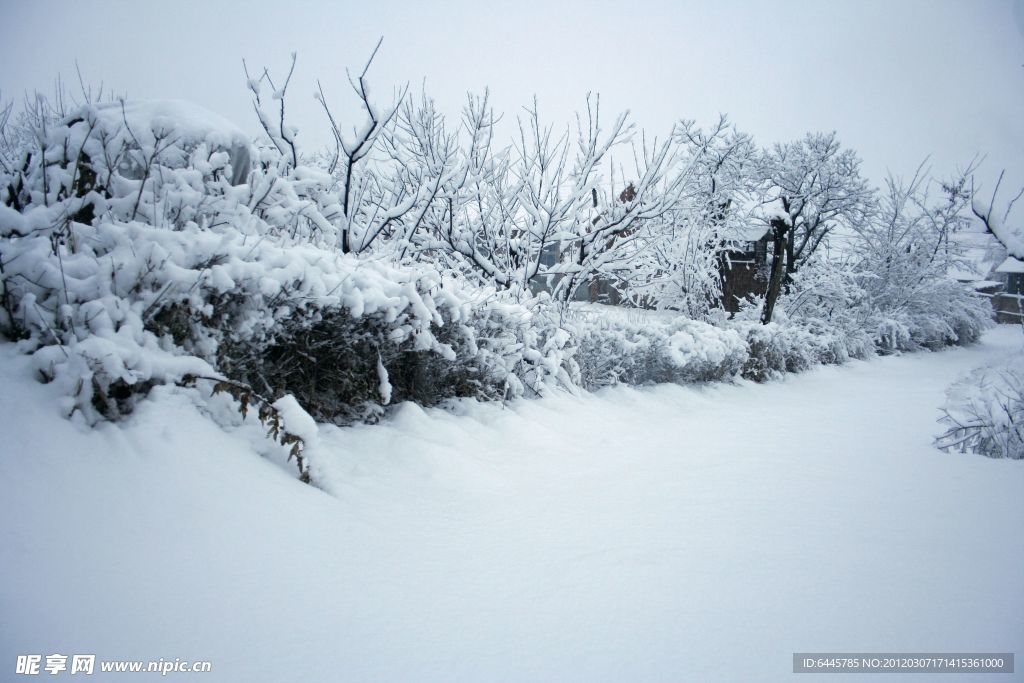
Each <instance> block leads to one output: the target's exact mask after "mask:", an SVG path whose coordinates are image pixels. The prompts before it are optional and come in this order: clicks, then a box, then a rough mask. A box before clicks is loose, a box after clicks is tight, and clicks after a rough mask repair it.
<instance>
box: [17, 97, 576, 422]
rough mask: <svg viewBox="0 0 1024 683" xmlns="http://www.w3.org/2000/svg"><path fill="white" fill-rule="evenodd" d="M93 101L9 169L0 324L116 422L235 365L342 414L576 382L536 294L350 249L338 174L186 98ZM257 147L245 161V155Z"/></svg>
mask: <svg viewBox="0 0 1024 683" xmlns="http://www.w3.org/2000/svg"><path fill="white" fill-rule="evenodd" d="M111 106H112V105H89V106H85V107H82V108H81V109H80V110H78V111H76V112H75V113H73V114H72V115H71V116H69V117H67V118H66V119H64V120H63V121H62V123H61V124H60V125H58V126H56V127H53V128H52V129H50V130H47V131H45V133H44V131H38V132H39V137H38V142H39V144H38V147H37V148H36V149H32V150H28V151H27V153H26V154H25V156H24V158H23V160H22V163H21V166H20V167H19V168H17V169H16V170H15V171H13V172H10V173H4V177H3V178H2V179H0V180H2V182H0V187H3V188H4V190H3V195H2V197H0V200H2V202H0V266H2V272H0V283H2V286H3V290H2V292H0V302H2V305H3V311H2V313H0V328H2V330H3V333H4V334H5V335H6V336H7V337H9V338H14V339H20V340H21V344H22V348H23V349H24V350H25V351H26V352H29V353H32V354H33V356H34V358H35V361H36V366H37V368H38V369H39V372H40V377H41V378H43V379H45V380H47V381H58V382H61V383H62V385H63V386H64V387H65V390H66V395H67V397H68V398H67V400H66V403H65V405H64V406H63V407H64V410H65V411H66V412H67V413H68V414H71V413H80V414H81V415H82V416H84V417H85V419H86V420H87V421H89V422H94V421H96V420H98V419H101V418H103V417H116V416H118V415H121V414H123V413H124V412H126V411H128V410H130V409H131V406H132V403H133V401H134V400H135V399H136V398H137V397H138V396H139V395H140V394H145V393H146V392H147V391H148V389H149V388H150V387H151V386H152V385H154V384H159V383H168V382H178V381H182V380H183V379H184V378H186V377H213V378H227V379H230V380H232V381H234V382H240V383H244V384H245V385H247V386H249V387H252V388H253V389H254V390H256V391H258V392H260V393H265V394H266V395H267V396H268V397H271V398H273V397H276V396H280V395H282V394H285V393H287V394H293V395H294V396H295V397H296V398H298V400H299V401H300V403H301V404H302V405H303V406H304V407H305V408H306V409H307V410H309V411H310V412H311V413H312V414H314V415H315V416H316V417H318V418H320V419H323V420H332V421H340V422H344V421H348V420H351V419H356V418H358V417H362V416H365V415H367V414H373V413H374V412H375V411H376V409H375V408H374V406H375V405H376V406H379V405H380V404H385V403H388V402H389V401H399V400H415V401H418V402H421V403H427V404H429V403H436V402H437V401H440V400H443V399H444V398H448V397H450V396H480V397H483V398H495V397H514V396H518V395H521V394H523V393H524V392H525V391H527V390H530V391H534V392H542V391H544V390H545V388H546V387H547V386H549V385H553V384H554V383H559V382H560V383H564V384H568V385H571V384H572V381H573V378H574V372H575V371H574V367H573V366H572V363H571V355H572V349H571V346H570V345H568V335H567V333H565V332H564V331H561V330H559V329H558V328H557V325H553V324H551V323H550V322H549V321H550V320H555V319H556V318H555V317H554V316H553V314H546V313H545V312H544V311H545V307H546V304H545V303H544V302H543V301H538V302H531V303H530V304H529V305H527V304H512V303H508V302H504V301H503V300H502V299H501V297H499V296H497V295H495V294H494V293H493V292H492V293H491V294H490V295H489V299H488V301H484V302H481V301H480V299H481V297H484V296H487V294H486V293H481V292H480V291H479V290H477V289H473V288H469V287H468V286H466V285H463V284H461V283H460V282H459V281H457V280H454V279H451V278H446V277H445V276H443V274H442V273H441V272H439V271H438V270H436V269H435V268H433V267H431V266H429V265H424V264H420V265H418V266H416V267H404V266H398V265H395V264H391V263H388V262H386V261H383V260H380V259H372V258H359V257H356V256H355V255H343V254H341V253H340V252H339V250H338V249H337V247H336V245H337V231H336V228H335V224H334V223H332V219H333V218H334V215H335V204H336V200H337V197H336V195H334V194H333V180H332V178H331V176H330V175H329V174H326V173H323V172H321V171H318V170H316V169H312V168H308V167H304V166H298V167H293V166H291V164H290V163H289V162H288V160H287V159H285V158H283V157H282V156H281V154H280V153H279V152H278V151H277V150H275V149H273V148H265V149H262V150H251V149H248V150H246V151H247V152H251V155H252V156H253V157H255V158H256V163H254V164H253V165H252V166H251V167H246V168H244V172H243V169H241V168H238V167H233V164H236V165H237V164H238V163H243V164H247V163H248V161H247V160H248V159H249V155H248V154H241V153H239V152H237V151H233V150H234V148H235V147H236V146H237V145H238V138H237V136H235V135H234V134H233V133H232V131H231V130H230V129H229V130H228V131H227V132H225V130H223V128H224V126H222V125H221V124H220V123H219V122H217V123H214V124H211V123H210V121H211V119H210V118H209V117H203V116H198V115H194V114H195V112H189V111H185V110H183V109H182V107H180V106H170V105H169V106H167V107H164V106H161V105H159V104H153V103H151V104H148V105H146V106H132V105H123V104H119V105H118V106H117V111H118V112H119V114H120V116H119V117H117V116H113V115H112V114H111V112H112V111H113V110H112V109H111ZM243 160H244V161H243Z"/></svg>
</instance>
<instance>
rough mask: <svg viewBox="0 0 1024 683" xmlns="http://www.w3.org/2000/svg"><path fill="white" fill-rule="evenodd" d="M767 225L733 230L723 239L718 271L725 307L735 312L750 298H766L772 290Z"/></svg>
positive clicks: (769, 231)
mask: <svg viewBox="0 0 1024 683" xmlns="http://www.w3.org/2000/svg"><path fill="white" fill-rule="evenodd" d="M770 237H771V230H770V229H769V228H768V226H765V225H750V226H744V227H742V228H732V229H730V230H729V232H728V233H727V234H726V235H725V237H724V238H723V240H722V245H721V248H720V250H719V254H718V270H719V272H720V273H721V276H722V308H724V309H725V310H727V311H729V312H730V313H735V312H737V311H738V310H740V302H741V301H743V300H744V299H746V298H747V297H750V296H754V297H758V296H763V295H764V293H765V292H766V291H767V289H768V269H769V267H768V242H769V239H770Z"/></svg>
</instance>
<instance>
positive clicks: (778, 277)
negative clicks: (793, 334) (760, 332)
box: [761, 218, 789, 325]
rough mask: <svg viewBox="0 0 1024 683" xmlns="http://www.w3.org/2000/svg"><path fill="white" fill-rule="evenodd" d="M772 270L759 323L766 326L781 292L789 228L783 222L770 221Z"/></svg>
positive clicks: (778, 220)
mask: <svg viewBox="0 0 1024 683" xmlns="http://www.w3.org/2000/svg"><path fill="white" fill-rule="evenodd" d="M771 225H772V270H771V275H770V276H769V278H768V291H767V292H765V295H764V309H763V310H762V311H761V323H762V324H764V325H767V324H768V323H770V322H771V321H772V313H774V312H775V302H776V301H778V300H779V294H780V292H781V291H782V274H783V270H784V268H783V266H784V264H785V259H784V258H783V255H784V254H785V253H786V251H787V246H788V245H787V240H786V237H787V233H788V232H789V226H788V225H786V222H785V221H784V220H781V219H779V218H773V219H772V223H771Z"/></svg>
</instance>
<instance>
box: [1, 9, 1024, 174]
mask: <svg viewBox="0 0 1024 683" xmlns="http://www.w3.org/2000/svg"><path fill="white" fill-rule="evenodd" d="M0 4H3V5H4V8H3V15H2V16H3V17H4V21H3V22H2V24H0V64H2V65H3V68H2V69H0V89H2V92H3V95H4V97H5V98H8V99H9V98H11V97H20V96H21V94H22V93H23V92H24V91H26V90H33V89H37V88H38V89H43V90H49V89H50V88H51V86H52V83H53V80H54V78H55V76H56V75H57V74H58V73H59V74H62V75H63V76H64V78H65V79H66V80H68V81H70V82H71V83H72V84H74V85H76V86H77V77H76V75H75V60H77V61H78V64H79V66H80V67H81V70H82V73H83V74H84V76H85V78H86V80H87V81H88V82H91V83H93V84H98V83H99V82H100V81H102V82H104V83H105V84H106V85H107V86H108V87H113V88H115V89H116V90H117V91H118V92H126V93H127V94H128V95H129V96H130V97H145V98H150V97H157V98H160V97H163V98H182V99H188V100H192V101H195V102H197V103H199V104H202V105H204V106H206V107H208V108H210V109H212V110H214V111H216V112H218V113H221V114H223V115H224V116H226V117H228V118H229V119H231V120H233V121H235V122H237V123H238V124H239V125H241V126H242V127H243V128H246V129H250V130H253V131H255V126H256V120H255V117H254V115H253V114H252V112H251V109H250V105H249V98H248V94H247V91H246V89H245V79H244V75H243V72H242V64H241V62H242V59H243V58H245V59H247V60H248V62H249V65H250V68H252V67H254V66H259V65H267V66H269V67H271V69H272V72H273V73H276V74H278V75H280V74H282V73H283V71H284V69H286V67H287V65H288V61H289V54H290V52H291V51H292V50H296V51H298V54H299V62H298V68H297V71H296V75H295V78H294V81H293V85H292V89H291V91H290V93H289V94H290V97H289V102H290V107H291V110H292V111H293V112H294V117H293V121H294V123H295V124H296V125H298V126H299V128H300V138H299V139H300V142H301V141H303V140H305V145H306V146H307V147H312V146H316V145H319V144H322V143H324V142H326V141H327V139H328V134H327V128H326V126H325V124H324V121H323V118H322V115H321V113H320V112H319V111H318V109H317V106H318V105H317V104H316V102H314V100H313V97H312V94H313V91H314V89H315V80H316V78H320V79H321V81H322V82H323V83H324V86H325V88H326V90H327V93H328V99H329V100H333V104H334V106H335V109H336V114H337V115H338V116H339V117H340V118H341V119H342V120H346V121H349V122H351V123H353V124H355V123H357V122H358V121H359V120H360V118H361V117H360V116H359V115H358V112H356V111H354V110H353V109H352V108H351V105H352V104H353V101H352V99H351V98H349V97H348V94H347V92H346V89H347V84H346V82H345V74H344V69H345V67H346V66H349V67H352V68H354V69H359V68H361V66H362V64H363V63H364V62H365V60H366V58H367V56H368V55H369V53H370V51H371V50H372V48H373V46H374V44H375V43H376V41H377V39H378V38H379V37H380V36H381V35H383V36H384V45H383V47H382V50H381V53H380V54H379V55H378V59H377V60H376V61H375V63H374V66H373V68H372V70H371V72H370V77H371V83H372V84H373V85H374V87H375V92H376V94H377V96H378V97H380V98H387V97H390V93H391V88H392V86H395V85H399V84H401V83H404V82H407V81H408V82H411V84H412V86H413V88H414V89H415V88H418V87H419V86H420V85H421V84H422V83H423V81H424V79H425V81H426V88H427V91H428V92H429V93H430V94H431V95H432V96H433V97H434V98H435V99H436V100H437V101H438V102H439V103H440V104H441V106H442V108H443V109H444V110H447V111H449V112H452V113H457V111H458V108H459V107H460V106H461V104H462V101H463V98H464V96H465V92H466V91H467V90H474V91H481V90H482V89H483V88H484V87H485V86H490V88H491V91H492V96H493V100H494V102H495V104H496V105H497V106H498V108H499V109H500V110H504V111H506V112H508V114H509V115H510V116H514V115H515V113H516V111H517V110H518V107H519V106H521V105H525V104H528V103H529V101H530V100H531V99H532V97H533V95H534V94H536V95H537V97H538V99H539V103H540V108H541V114H542V116H544V117H546V118H547V119H548V120H549V121H550V122H553V123H557V124H559V125H565V124H566V123H568V122H569V121H570V120H571V118H570V117H571V115H572V112H573V111H574V110H576V109H578V108H579V107H580V106H581V104H582V102H583V98H584V96H585V95H586V93H587V92H588V91H594V92H599V93H601V96H602V105H603V108H604V115H605V116H606V117H607V118H609V119H610V118H611V117H612V116H613V114H614V113H615V112H617V111H619V110H621V109H625V108H628V109H630V110H631V111H632V113H633V118H634V120H635V121H637V123H638V124H639V125H640V126H642V127H644V128H645V129H647V132H648V134H649V135H653V134H656V135H659V136H663V135H665V133H666V132H667V131H668V130H669V128H670V126H671V124H672V122H673V121H675V120H677V119H679V118H696V119H697V120H698V121H701V122H705V123H706V122H710V121H711V120H713V119H714V118H715V117H716V116H717V114H718V112H726V113H728V114H729V115H730V116H731V118H732V119H733V120H734V121H735V122H736V123H738V124H739V126H740V127H741V128H742V129H744V130H746V131H748V132H750V133H752V134H753V135H754V136H755V138H756V139H757V141H758V142H759V143H760V144H762V145H767V144H769V143H771V142H776V141H783V140H789V139H792V138H796V137H799V136H800V135H802V134H803V133H804V132H805V131H809V130H832V129H834V130H837V131H838V132H839V135H840V139H841V140H842V141H843V142H844V144H846V145H847V146H850V147H853V148H854V149H856V150H857V151H858V153H859V154H860V155H861V156H862V158H863V159H864V170H865V172H866V173H867V174H868V175H869V177H871V178H872V179H873V180H875V181H880V180H881V179H882V177H883V176H884V173H885V171H886V169H891V170H892V171H893V172H895V173H897V174H910V173H912V172H913V170H914V168H916V166H917V164H918V163H919V162H920V161H921V160H922V159H923V158H924V157H925V156H927V155H928V154H931V155H932V168H933V170H934V171H935V172H936V173H939V174H945V173H946V172H947V171H952V169H953V168H954V167H955V166H956V165H958V164H966V163H967V162H968V161H969V160H970V159H971V158H972V157H973V156H974V155H975V153H981V154H986V155H987V157H988V158H987V161H986V163H985V166H984V169H983V170H984V171H985V175H986V176H989V177H991V175H992V174H994V173H995V172H997V171H998V169H1000V168H1003V167H1005V168H1007V169H1008V173H1009V180H1010V182H1011V183H1013V184H1015V185H1020V184H1024V0H962V1H959V2H950V1H946V0H889V1H885V0H855V1H835V0H830V1H829V2H824V1H819V0H805V1H798V0H786V1H777V2H771V3H769V2H753V1H752V0H748V1H746V2H738V1H731V2H730V1H725V2H721V1H720V2H711V1H710V0H708V1H706V2H699V3H697V2H692V3H690V2H678V1H677V2H670V1H665V2H646V1H644V2H641V1H631V2H583V1H580V0H571V1H567V2H549V3H545V2H535V1H534V0H524V1H520V2H460V1H456V2H446V3H442V2H437V3H432V2H418V3H417V2H392V3H386V4H385V3H379V4H378V3H374V2H365V1H364V2H358V3H357V2H351V3H349V2H331V3H328V2H306V1H303V0H289V1H287V2H273V3H261V2H259V1H258V0H251V1H249V2H216V1H209V2H193V1H192V0H176V1H174V2H141V1H135V2H127V1H126V2H120V1H114V0H103V1H100V0H93V1H90V2H84V1H67V2H57V1H55V0H36V1H30V0H0Z"/></svg>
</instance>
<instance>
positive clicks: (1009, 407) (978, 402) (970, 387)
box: [936, 352, 1024, 460]
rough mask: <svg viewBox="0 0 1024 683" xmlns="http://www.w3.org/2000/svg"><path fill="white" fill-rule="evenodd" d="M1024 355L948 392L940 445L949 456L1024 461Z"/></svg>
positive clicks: (984, 369) (976, 372)
mask: <svg viewBox="0 0 1024 683" xmlns="http://www.w3.org/2000/svg"><path fill="white" fill-rule="evenodd" d="M1022 368H1024V354H1021V353H1019V352H1017V353H1014V354H1012V355H1010V356H1009V357H1007V358H1006V359H1004V360H1003V361H1002V362H999V363H994V364H991V365H986V366H983V367H981V368H978V369H976V370H974V371H973V372H971V373H970V374H968V375H967V376H966V377H963V378H962V379H960V380H959V381H958V382H956V383H955V384H954V385H953V386H952V387H950V389H949V390H948V392H947V403H946V408H945V411H944V412H945V414H944V416H943V418H942V424H943V426H945V427H946V431H945V432H944V433H943V434H941V435H940V436H939V437H938V439H937V440H936V445H938V446H939V447H940V448H942V449H943V450H946V451H957V452H960V453H978V454H980V455H987V456H989V457H991V458H1013V459H1016V460H1021V459H1024V369H1022Z"/></svg>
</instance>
